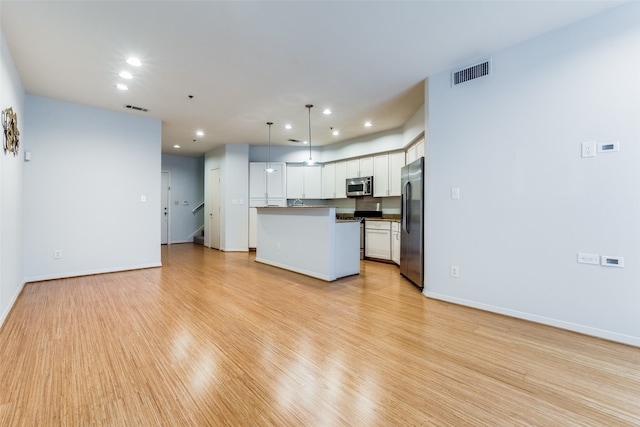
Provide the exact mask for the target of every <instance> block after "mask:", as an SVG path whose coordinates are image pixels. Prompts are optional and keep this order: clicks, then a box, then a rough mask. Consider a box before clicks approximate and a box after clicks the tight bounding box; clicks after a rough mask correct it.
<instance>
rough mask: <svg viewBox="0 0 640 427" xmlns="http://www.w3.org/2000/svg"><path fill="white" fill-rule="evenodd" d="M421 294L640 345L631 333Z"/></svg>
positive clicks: (437, 295)
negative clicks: (626, 333) (620, 332)
mask: <svg viewBox="0 0 640 427" xmlns="http://www.w3.org/2000/svg"><path fill="white" fill-rule="evenodd" d="M422 294H423V295H424V296H425V297H427V298H433V299H437V300H441V301H447V302H451V303H454V304H459V305H463V306H466V307H471V308H477V309H480V310H484V311H490V312H492V313H498V314H503V315H505V316H510V317H516V318H518V319H524V320H529V321H531V322H535V323H541V324H543V325H549V326H553V327H556V328H560V329H566V330H568V331H572V332H578V333H581V334H584V335H590V336H593V337H597V338H602V339H605V340H609V341H615V342H619V343H622V344H628V345H632V346H635V347H640V338H638V337H634V336H631V335H624V334H619V333H616V332H611V331H605V330H603V329H598V328H592V327H589V326H584V325H580V324H578V323H572V322H565V321H562V320H557V319H552V318H550V317H544V316H539V315H537V314H531V313H525V312H522V311H516V310H511V309H508V308H503V307H497V306H494V305H489V304H483V303H479V302H476V301H470V300H466V299H462V298H456V297H451V296H449V295H442V294H438V293H427V289H426V288H425V289H424V290H423V291H422Z"/></svg>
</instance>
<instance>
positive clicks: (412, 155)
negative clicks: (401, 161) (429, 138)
mask: <svg viewBox="0 0 640 427" xmlns="http://www.w3.org/2000/svg"><path fill="white" fill-rule="evenodd" d="M417 158H418V156H417V154H416V146H415V145H412V146H411V147H409V148H408V149H407V164H409V163H411V162H413V161H414V160H415V159H417Z"/></svg>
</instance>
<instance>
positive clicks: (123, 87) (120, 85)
mask: <svg viewBox="0 0 640 427" xmlns="http://www.w3.org/2000/svg"><path fill="white" fill-rule="evenodd" d="M116 89H118V90H129V88H128V87H127V85H124V84H122V83H117V84H116Z"/></svg>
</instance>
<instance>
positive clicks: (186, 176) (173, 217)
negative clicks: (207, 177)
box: [162, 154, 205, 243]
mask: <svg viewBox="0 0 640 427" xmlns="http://www.w3.org/2000/svg"><path fill="white" fill-rule="evenodd" d="M162 171H163V172H164V171H166V172H169V173H170V177H171V191H170V196H169V197H170V200H169V212H170V225H169V226H170V227H171V232H170V239H171V241H170V242H169V243H184V242H193V233H194V232H195V231H197V230H198V229H199V228H200V227H202V226H203V225H204V211H205V209H204V208H202V209H200V210H198V211H197V212H196V213H195V214H194V213H193V212H192V210H193V209H194V208H195V207H197V206H198V205H199V204H200V203H202V202H204V156H201V157H186V156H175V155H171V154H163V155H162ZM176 202H177V204H176ZM184 202H187V204H186V205H185V203H184Z"/></svg>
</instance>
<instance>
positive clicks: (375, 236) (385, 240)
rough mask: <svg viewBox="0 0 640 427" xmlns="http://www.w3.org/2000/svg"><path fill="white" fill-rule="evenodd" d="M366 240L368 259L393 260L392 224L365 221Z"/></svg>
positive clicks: (365, 252) (365, 251) (365, 250)
mask: <svg viewBox="0 0 640 427" xmlns="http://www.w3.org/2000/svg"><path fill="white" fill-rule="evenodd" d="M364 238H365V243H364V255H365V256H366V257H370V258H379V259H385V260H390V259H391V222H389V221H365V225H364Z"/></svg>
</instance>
